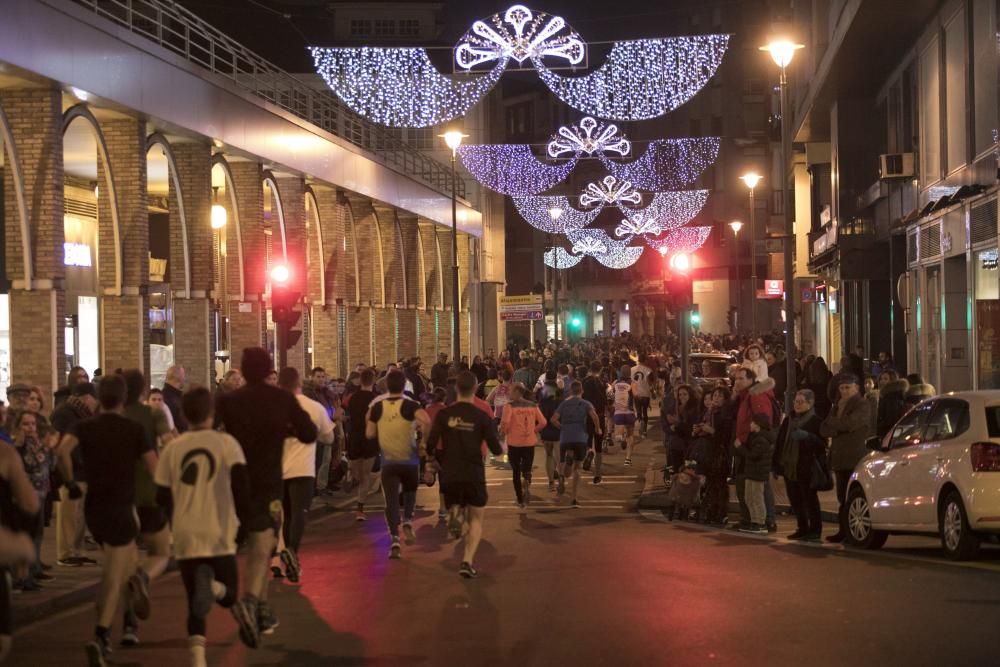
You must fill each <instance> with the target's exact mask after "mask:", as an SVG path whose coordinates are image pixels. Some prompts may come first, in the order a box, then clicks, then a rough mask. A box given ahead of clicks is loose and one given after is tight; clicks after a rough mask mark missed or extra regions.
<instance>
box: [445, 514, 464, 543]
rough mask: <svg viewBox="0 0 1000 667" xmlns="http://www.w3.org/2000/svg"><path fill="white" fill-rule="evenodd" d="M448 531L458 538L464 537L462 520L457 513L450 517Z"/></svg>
mask: <svg viewBox="0 0 1000 667" xmlns="http://www.w3.org/2000/svg"><path fill="white" fill-rule="evenodd" d="M448 533H449V534H451V536H452V537H453V538H454V539H456V540H457V539H460V538H461V537H462V520H461V519H460V518H459V517H458V515H457V514H451V515H449V517H448Z"/></svg>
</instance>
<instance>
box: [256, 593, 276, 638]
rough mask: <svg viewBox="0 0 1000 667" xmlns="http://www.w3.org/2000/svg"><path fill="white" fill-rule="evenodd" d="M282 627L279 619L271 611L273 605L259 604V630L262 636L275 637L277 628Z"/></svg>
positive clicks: (262, 602)
mask: <svg viewBox="0 0 1000 667" xmlns="http://www.w3.org/2000/svg"><path fill="white" fill-rule="evenodd" d="M279 625H280V623H279V622H278V617H277V616H275V615H274V612H273V611H272V610H271V605H270V604H269V603H267V602H264V601H260V602H258V603H257V629H258V630H259V631H260V634H262V635H273V634H274V630H275V628H277V627H278V626H279Z"/></svg>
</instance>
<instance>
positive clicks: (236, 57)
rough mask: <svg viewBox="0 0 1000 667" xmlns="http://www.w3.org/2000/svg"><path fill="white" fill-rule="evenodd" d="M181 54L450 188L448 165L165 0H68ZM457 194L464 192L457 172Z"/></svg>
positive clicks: (406, 169)
mask: <svg viewBox="0 0 1000 667" xmlns="http://www.w3.org/2000/svg"><path fill="white" fill-rule="evenodd" d="M71 1H72V2H73V3H75V4H77V5H80V6H82V7H86V8H87V9H89V10H91V11H93V12H94V13H95V14H97V15H98V16H101V17H103V18H106V19H108V20H110V21H113V22H114V23H116V24H118V25H120V26H122V27H124V28H126V29H127V30H129V32H132V33H134V34H136V35H140V36H142V37H145V38H147V39H149V40H151V41H153V42H155V43H156V44H158V45H160V46H162V47H163V48H165V49H168V50H169V51H172V52H173V53H176V54H177V55H179V56H181V57H182V58H184V59H185V60H187V61H188V62H190V63H193V64H195V65H198V66H199V67H203V68H205V69H207V70H209V71H210V72H212V73H213V74H217V75H219V76H223V77H225V78H226V79H229V80H230V81H232V82H233V83H235V84H236V85H237V86H239V87H240V88H243V89H244V90H247V91H249V92H251V93H253V94H254V95H257V96H258V97H261V98H263V99H265V100H267V101H268V102H270V103H271V104H275V105H277V106H279V107H281V108H282V109H285V110H286V111H289V112H291V113H293V114H295V115H296V116H298V117H299V118H302V119H303V120H305V121H308V122H309V123H312V124H313V125H316V126H317V127H319V128H321V129H323V130H325V131H327V132H329V133H330V134H333V135H335V136H338V137H341V138H343V139H346V140H347V141H349V142H351V143H352V144H355V145H356V146H360V147H361V148H363V149H365V150H366V151H369V152H371V153H372V154H374V156H375V157H376V159H377V160H378V161H380V162H382V163H384V164H387V165H391V166H395V167H398V168H399V169H400V170H402V171H403V173H405V174H407V175H408V176H412V177H414V178H416V179H418V180H420V181H423V182H424V183H426V184H428V185H430V186H432V187H433V188H435V189H437V190H439V191H441V192H443V193H448V194H450V193H451V167H450V166H448V165H445V164H443V163H441V162H438V161H437V160H435V159H433V158H431V157H428V156H427V155H424V154H423V153H421V152H420V151H418V150H416V149H415V148H413V147H412V146H410V145H409V144H407V143H405V142H403V141H402V140H400V139H399V138H398V137H396V136H393V134H392V133H391V131H390V130H387V129H386V128H383V127H380V126H378V125H374V124H372V123H370V122H368V121H366V120H364V119H362V118H361V117H360V116H358V115H357V114H355V113H354V112H352V111H351V110H350V109H348V108H347V107H345V106H344V105H343V104H341V102H340V101H339V100H338V99H337V97H336V96H335V95H334V94H333V92H332V91H329V90H317V89H315V88H312V87H311V86H309V85H308V84H306V83H304V82H303V81H301V80H299V79H297V78H296V77H295V76H293V75H292V74H290V73H288V72H286V71H284V70H282V69H281V68H279V67H278V66H277V65H275V64H274V63H271V62H269V61H267V60H265V59H264V58H261V57H260V56H259V55H257V54H256V53H254V52H253V51H251V50H250V49H248V48H246V47H245V46H243V45H242V44H240V43H239V42H237V41H235V40H234V39H232V38H231V37H229V36H227V35H226V34H224V33H223V32H221V31H220V30H219V29H217V28H215V27H214V26H212V25H210V24H208V23H206V22H205V21H204V20H202V19H201V18H199V17H198V16H197V15H195V14H193V13H192V12H190V11H189V10H187V9H185V8H184V7H182V6H180V5H178V4H176V3H174V2H171V1H170V0H71ZM456 190H457V193H458V196H459V197H465V193H466V187H465V181H464V179H462V178H459V179H458V180H457V184H456Z"/></svg>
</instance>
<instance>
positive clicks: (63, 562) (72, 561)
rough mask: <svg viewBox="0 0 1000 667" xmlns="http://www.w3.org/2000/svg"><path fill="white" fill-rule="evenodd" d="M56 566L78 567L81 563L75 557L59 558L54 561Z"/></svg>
mask: <svg viewBox="0 0 1000 667" xmlns="http://www.w3.org/2000/svg"><path fill="white" fill-rule="evenodd" d="M56 565H58V566H60V567H80V566H81V565H83V563H81V562H80V559H79V558H77V557H76V556H70V557H69V558H60V559H59V560H57V561H56Z"/></svg>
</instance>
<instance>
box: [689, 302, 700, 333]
mask: <svg viewBox="0 0 1000 667" xmlns="http://www.w3.org/2000/svg"><path fill="white" fill-rule="evenodd" d="M691 326H692V327H694V328H695V329H699V328H701V313H699V312H698V304H693V305H692V306H691Z"/></svg>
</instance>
